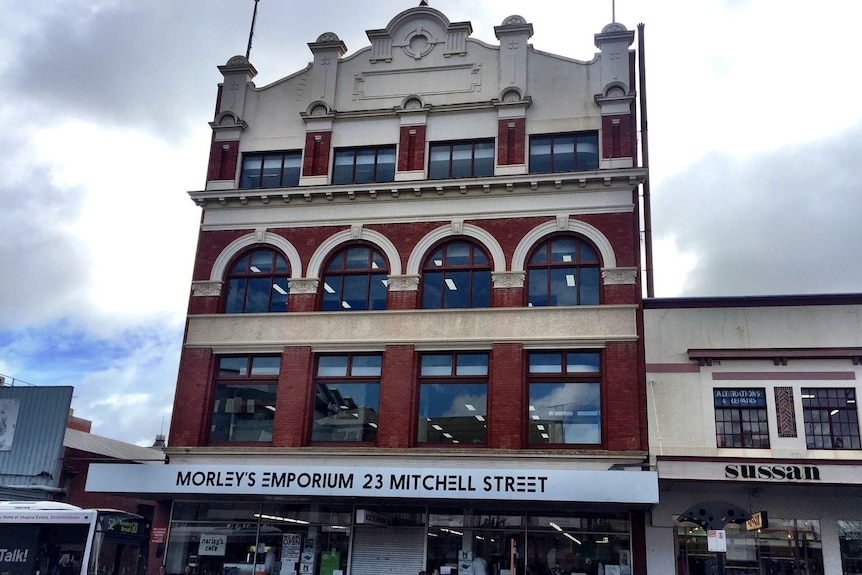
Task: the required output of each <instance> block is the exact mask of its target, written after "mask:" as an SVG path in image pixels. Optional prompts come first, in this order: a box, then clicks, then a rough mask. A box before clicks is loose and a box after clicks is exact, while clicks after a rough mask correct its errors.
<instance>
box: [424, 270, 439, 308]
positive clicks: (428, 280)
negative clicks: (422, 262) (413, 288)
mask: <svg viewBox="0 0 862 575" xmlns="http://www.w3.org/2000/svg"><path fill="white" fill-rule="evenodd" d="M442 289H443V274H442V273H441V272H425V273H424V274H422V307H423V309H439V308H440V307H441V306H442V305H443V300H442V298H441V290H442Z"/></svg>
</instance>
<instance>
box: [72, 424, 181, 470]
mask: <svg viewBox="0 0 862 575" xmlns="http://www.w3.org/2000/svg"><path fill="white" fill-rule="evenodd" d="M63 447H67V448H69V449H77V450H79V451H85V452H87V453H93V454H96V455H103V456H105V457H111V458H113V459H122V460H125V461H140V462H141V463H160V462H163V461H164V460H165V454H164V452H163V451H162V450H161V449H154V448H152V447H140V446H138V445H133V444H131V443H124V442H122V441H117V440H116V439H110V438H108V437H102V436H101V435H93V434H92V433H84V432H83V431H78V430H77V429H66V437H65V438H64V439H63Z"/></svg>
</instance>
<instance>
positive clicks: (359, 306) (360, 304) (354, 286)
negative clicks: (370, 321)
mask: <svg viewBox="0 0 862 575" xmlns="http://www.w3.org/2000/svg"><path fill="white" fill-rule="evenodd" d="M368 279H369V278H368V276H366V275H358V276H344V280H343V281H344V292H343V294H342V298H341V299H342V301H341V307H342V309H344V310H364V309H368Z"/></svg>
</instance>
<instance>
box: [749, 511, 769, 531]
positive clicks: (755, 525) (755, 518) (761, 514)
mask: <svg viewBox="0 0 862 575" xmlns="http://www.w3.org/2000/svg"><path fill="white" fill-rule="evenodd" d="M767 527H769V518H768V516H767V515H766V511H758V512H757V513H752V514H751V519H749V520H748V521H746V522H745V530H746V531H757V530H758V529H766V528H767Z"/></svg>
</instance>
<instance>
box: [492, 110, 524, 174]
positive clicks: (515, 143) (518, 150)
mask: <svg viewBox="0 0 862 575" xmlns="http://www.w3.org/2000/svg"><path fill="white" fill-rule="evenodd" d="M526 129H527V120H526V118H511V119H504V120H499V121H498V123H497V164H498V165H500V166H511V165H516V164H523V163H524V158H525V153H524V147H525V145H526V142H527V135H526V132H527V130H526Z"/></svg>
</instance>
